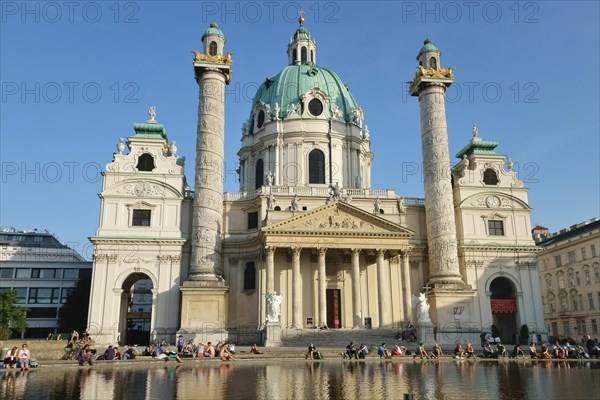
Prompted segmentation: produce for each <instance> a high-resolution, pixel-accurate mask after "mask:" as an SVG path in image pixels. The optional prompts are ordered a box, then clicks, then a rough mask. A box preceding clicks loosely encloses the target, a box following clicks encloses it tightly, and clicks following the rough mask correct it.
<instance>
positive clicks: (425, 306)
mask: <svg viewBox="0 0 600 400" xmlns="http://www.w3.org/2000/svg"><path fill="white" fill-rule="evenodd" d="M412 303H413V306H415V307H417V322H431V319H430V318H429V303H428V302H427V298H426V297H425V293H419V295H418V296H415V295H414V294H413V296H412Z"/></svg>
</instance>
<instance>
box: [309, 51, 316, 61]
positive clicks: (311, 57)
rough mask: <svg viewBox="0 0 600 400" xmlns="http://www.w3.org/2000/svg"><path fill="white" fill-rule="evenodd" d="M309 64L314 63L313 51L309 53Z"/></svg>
mask: <svg viewBox="0 0 600 400" xmlns="http://www.w3.org/2000/svg"><path fill="white" fill-rule="evenodd" d="M310 62H311V63H314V62H315V52H314V50H311V51H310Z"/></svg>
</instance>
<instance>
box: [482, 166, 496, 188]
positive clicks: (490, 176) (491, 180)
mask: <svg viewBox="0 0 600 400" xmlns="http://www.w3.org/2000/svg"><path fill="white" fill-rule="evenodd" d="M483 183H484V184H486V185H497V184H498V175H497V174H496V171H494V170H493V169H492V168H488V169H486V170H485V171H483Z"/></svg>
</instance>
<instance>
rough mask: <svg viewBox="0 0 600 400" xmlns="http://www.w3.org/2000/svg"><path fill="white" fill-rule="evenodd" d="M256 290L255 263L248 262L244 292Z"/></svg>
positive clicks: (245, 271)
mask: <svg viewBox="0 0 600 400" xmlns="http://www.w3.org/2000/svg"><path fill="white" fill-rule="evenodd" d="M254 289H256V267H255V265H254V262H248V263H246V269H245V270H244V290H254Z"/></svg>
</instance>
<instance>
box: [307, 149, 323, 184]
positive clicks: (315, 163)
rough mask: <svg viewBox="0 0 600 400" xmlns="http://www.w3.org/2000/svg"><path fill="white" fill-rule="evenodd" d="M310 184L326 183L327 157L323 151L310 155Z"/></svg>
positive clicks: (314, 151) (313, 152)
mask: <svg viewBox="0 0 600 400" xmlns="http://www.w3.org/2000/svg"><path fill="white" fill-rule="evenodd" d="M308 183H325V155H324V154H323V152H322V151H321V150H317V149H315V150H313V151H311V152H310V153H309V154H308Z"/></svg>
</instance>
